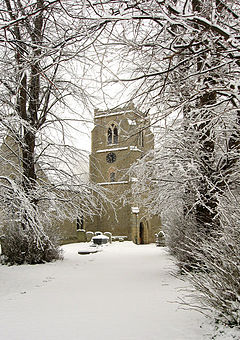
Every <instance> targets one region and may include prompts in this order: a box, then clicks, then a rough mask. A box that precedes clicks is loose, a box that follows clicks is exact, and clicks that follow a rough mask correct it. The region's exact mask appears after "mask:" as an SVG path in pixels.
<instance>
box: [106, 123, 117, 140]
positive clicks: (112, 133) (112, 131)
mask: <svg viewBox="0 0 240 340" xmlns="http://www.w3.org/2000/svg"><path fill="white" fill-rule="evenodd" d="M107 143H108V144H117V143H118V128H117V127H116V125H115V124H111V126H110V127H109V128H108V131H107Z"/></svg>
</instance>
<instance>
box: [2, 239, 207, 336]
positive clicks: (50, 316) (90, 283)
mask: <svg viewBox="0 0 240 340" xmlns="http://www.w3.org/2000/svg"><path fill="white" fill-rule="evenodd" d="M81 248H82V246H81V245H80V244H71V245H67V246H64V251H65V259H64V261H58V262H55V263H50V264H45V265H36V266H27V265H26V266H12V267H6V266H0V301H1V302H0V339H1V340H63V339H66V340H103V339H104V340H200V339H211V337H210V335H206V333H207V330H206V328H205V327H201V325H202V323H203V322H204V321H205V320H204V317H203V316H202V315H201V314H199V313H197V312H194V311H185V310H182V309H178V305H177V303H176V302H175V301H176V299H177V296H178V295H179V292H178V288H181V287H183V283H182V282H181V281H179V280H178V279H176V278H174V277H172V275H171V273H170V272H171V270H174V265H173V264H172V262H171V260H170V257H169V255H168V254H167V253H166V251H165V250H164V249H163V248H160V247H155V245H143V246H136V245H134V244H132V243H130V242H124V243H114V244H112V245H109V246H108V247H105V248H104V250H103V252H101V253H98V254H92V255H78V254H77V251H78V250H79V249H81ZM204 334H205V336H204Z"/></svg>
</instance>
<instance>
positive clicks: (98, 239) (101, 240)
mask: <svg viewBox="0 0 240 340" xmlns="http://www.w3.org/2000/svg"><path fill="white" fill-rule="evenodd" d="M92 241H93V243H94V244H97V245H102V244H107V243H108V242H109V237H108V236H106V235H103V234H102V235H97V236H94V237H93V238H92Z"/></svg>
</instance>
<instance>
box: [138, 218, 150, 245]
mask: <svg viewBox="0 0 240 340" xmlns="http://www.w3.org/2000/svg"><path fill="white" fill-rule="evenodd" d="M148 241H149V240H148V222H147V221H144V222H143V221H141V222H140V224H139V244H147V243H148Z"/></svg>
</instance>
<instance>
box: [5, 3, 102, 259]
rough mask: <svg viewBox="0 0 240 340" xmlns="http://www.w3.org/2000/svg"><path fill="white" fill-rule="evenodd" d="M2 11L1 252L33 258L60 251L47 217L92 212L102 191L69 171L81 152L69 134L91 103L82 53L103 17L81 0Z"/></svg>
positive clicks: (81, 156) (97, 33)
mask: <svg viewBox="0 0 240 340" xmlns="http://www.w3.org/2000/svg"><path fill="white" fill-rule="evenodd" d="M0 16H1V25H0V44H1V52H0V54H1V57H0V68H1V77H0V87H1V96H0V100H1V110H0V124H1V129H2V131H3V133H2V135H3V144H2V152H1V169H2V170H1V175H2V176H1V188H2V189H1V196H2V212H3V215H4V216H5V217H7V218H6V221H5V223H4V224H5V228H4V240H3V243H4V252H5V255H7V260H8V259H10V260H9V261H11V262H18V263H22V262H24V261H27V262H30V263H35V262H41V261H46V260H51V259H52V258H54V257H57V256H58V251H57V248H56V246H55V245H54V240H53V239H51V238H50V235H49V233H48V232H47V230H48V228H49V227H50V226H51V224H52V221H53V220H52V218H53V219H54V220H56V221H57V220H62V219H64V218H66V217H69V218H72V219H73V218H75V217H76V216H77V215H78V214H79V213H80V214H81V215H82V214H86V215H91V214H92V211H93V210H94V209H97V199H98V197H100V196H101V195H102V194H101V192H100V191H99V189H98V188H95V187H94V186H92V185H91V184H88V185H87V182H86V179H84V178H83V177H82V175H81V174H78V175H76V171H75V173H74V171H73V170H72V167H71V164H72V163H74V162H75V163H76V162H81V161H83V159H84V154H83V152H81V151H79V150H77V149H76V148H74V147H72V145H71V142H70V141H69V139H68V135H67V131H68V130H69V131H71V133H73V132H72V131H73V130H72V129H71V128H72V126H73V125H74V127H75V130H76V131H77V127H76V125H77V124H79V122H84V121H87V120H88V119H89V118H88V117H84V114H82V113H81V111H82V110H83V109H84V105H85V106H86V103H87V102H90V100H91V99H90V98H88V99H87V96H86V93H87V90H86V88H85V89H84V87H83V86H82V85H81V81H82V79H81V76H83V75H84V72H85V68H87V67H88V64H87V60H88V59H87V58H86V57H85V52H86V51H87V50H88V49H90V48H91V46H93V44H94V42H95V41H96V40H97V38H98V36H100V35H101V33H102V31H103V30H104V28H105V27H106V25H107V23H108V21H107V20H105V19H101V17H99V16H98V14H97V8H96V9H94V6H93V5H92V4H91V2H88V3H87V2H85V1H60V0H52V1H45V0H32V1H25V0H2V1H1V10H0ZM73 61H74V62H75V63H73ZM76 65H78V66H76ZM74 67H75V69H77V71H79V73H80V72H81V74H79V76H77V75H76V73H75V74H74V73H73V72H71V69H73V68H74ZM69 98H70V99H69ZM79 101H80V102H81V108H79V104H78V110H79V111H80V112H76V111H78V110H76V109H75V107H76V103H79ZM85 158H86V157H85ZM94 192H95V195H93V193H94ZM99 195H100V196H99ZM100 209H101V207H100ZM14 239H15V243H16V240H17V243H18V249H17V250H16V248H15V249H13V248H14V247H13V244H14ZM14 252H15V253H16V256H15V255H14ZM50 253H51V255H49V254H50ZM11 254H12V257H11ZM14 256H15V257H14Z"/></svg>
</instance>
